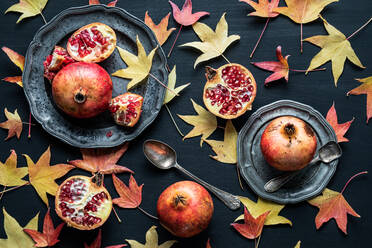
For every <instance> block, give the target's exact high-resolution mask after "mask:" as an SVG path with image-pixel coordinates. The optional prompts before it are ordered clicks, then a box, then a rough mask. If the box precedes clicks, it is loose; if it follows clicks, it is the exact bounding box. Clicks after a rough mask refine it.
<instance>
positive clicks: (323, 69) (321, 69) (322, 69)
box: [289, 68, 326, 72]
mask: <svg viewBox="0 0 372 248" xmlns="http://www.w3.org/2000/svg"><path fill="white" fill-rule="evenodd" d="M289 70H290V71H295V72H307V70H297V69H289ZM325 70H326V68H318V69H314V70H311V71H325ZM311 71H309V72H311Z"/></svg>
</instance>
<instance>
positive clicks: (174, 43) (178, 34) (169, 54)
mask: <svg viewBox="0 0 372 248" xmlns="http://www.w3.org/2000/svg"><path fill="white" fill-rule="evenodd" d="M182 27H183V25H181V26H180V29H179V30H178V33H177V36H176V39H174V42H173V45H172V47H171V49H170V50H169V53H168V58H169V57H170V56H171V54H172V51H173V48H174V46H175V45H176V41H177V39H178V37H179V36H180V33H181V30H182Z"/></svg>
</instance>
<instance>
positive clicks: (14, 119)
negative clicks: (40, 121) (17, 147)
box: [0, 108, 23, 140]
mask: <svg viewBox="0 0 372 248" xmlns="http://www.w3.org/2000/svg"><path fill="white" fill-rule="evenodd" d="M4 113H5V117H6V118H7V119H8V120H7V121H4V122H1V123H0V127H1V128H4V129H8V136H7V137H6V138H5V140H7V139H9V138H11V137H13V136H15V135H16V136H17V139H19V137H20V136H21V133H22V125H23V123H22V120H21V117H19V115H18V112H17V110H15V111H14V114H13V113H11V112H9V111H8V109H7V108H5V109H4Z"/></svg>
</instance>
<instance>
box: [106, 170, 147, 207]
mask: <svg viewBox="0 0 372 248" xmlns="http://www.w3.org/2000/svg"><path fill="white" fill-rule="evenodd" d="M112 180H113V182H114V186H115V189H116V191H117V192H118V194H119V196H120V197H119V198H115V199H113V200H112V202H113V203H114V204H116V205H118V206H119V207H121V208H137V207H138V206H139V205H140V204H141V202H142V187H143V184H142V185H141V186H138V184H137V182H136V180H135V179H134V177H133V176H132V175H130V179H129V187H128V186H127V185H125V183H123V181H121V180H120V179H119V178H117V177H116V176H115V174H112Z"/></svg>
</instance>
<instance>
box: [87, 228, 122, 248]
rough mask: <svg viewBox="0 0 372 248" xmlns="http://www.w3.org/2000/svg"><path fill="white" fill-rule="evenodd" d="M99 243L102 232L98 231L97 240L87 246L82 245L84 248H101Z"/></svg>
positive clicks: (114, 247)
mask: <svg viewBox="0 0 372 248" xmlns="http://www.w3.org/2000/svg"><path fill="white" fill-rule="evenodd" d="M101 243H102V231H101V229H99V231H98V235H97V238H96V239H95V240H94V241H93V242H92V243H91V244H90V245H88V244H87V243H84V248H101ZM124 246H127V245H124V244H123V245H110V246H106V247H105V248H122V247H124Z"/></svg>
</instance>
